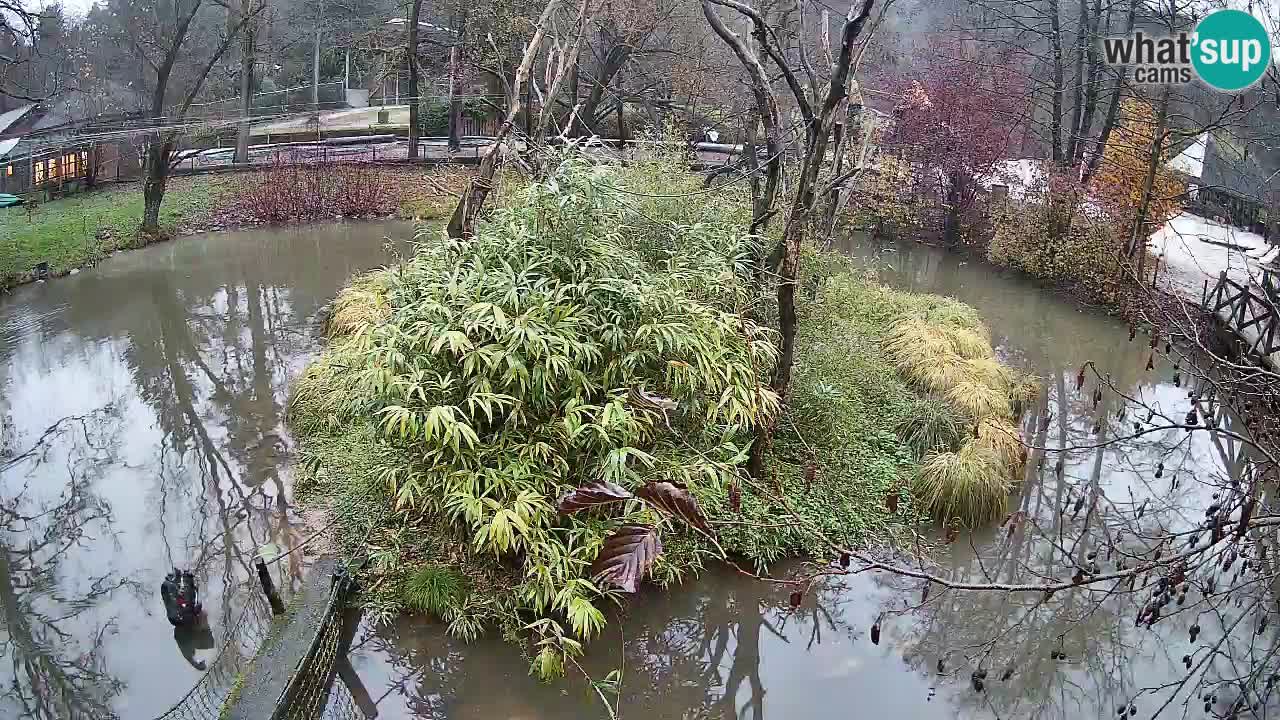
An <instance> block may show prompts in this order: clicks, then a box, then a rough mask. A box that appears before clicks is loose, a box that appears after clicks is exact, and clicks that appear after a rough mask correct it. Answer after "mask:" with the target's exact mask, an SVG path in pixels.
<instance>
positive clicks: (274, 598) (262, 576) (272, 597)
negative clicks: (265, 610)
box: [256, 558, 284, 615]
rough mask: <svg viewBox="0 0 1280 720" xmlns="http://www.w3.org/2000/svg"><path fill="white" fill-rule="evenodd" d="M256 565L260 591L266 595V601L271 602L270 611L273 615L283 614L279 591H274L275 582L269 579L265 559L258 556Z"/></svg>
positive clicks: (269, 575) (269, 574)
mask: <svg viewBox="0 0 1280 720" xmlns="http://www.w3.org/2000/svg"><path fill="white" fill-rule="evenodd" d="M256 565H257V567H258V582H260V583H262V592H263V594H265V595H266V596H267V602H269V603H271V613H272V614H273V615H283V614H284V603H283V602H281V600H280V593H278V592H276V584H275V582H274V581H272V580H271V573H270V572H269V571H268V570H267V561H266V560H263V559H262V558H258V561H257V563H256Z"/></svg>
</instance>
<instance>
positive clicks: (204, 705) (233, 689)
mask: <svg viewBox="0 0 1280 720" xmlns="http://www.w3.org/2000/svg"><path fill="white" fill-rule="evenodd" d="M353 585H354V583H353V582H352V580H351V578H350V576H349V575H348V574H347V572H346V570H345V569H340V570H339V572H337V573H335V574H334V576H333V588H332V590H331V591H330V593H329V595H328V599H327V601H326V604H325V607H324V610H323V611H322V612H321V613H320V614H319V616H318V621H317V623H316V628H315V634H314V636H313V637H314V639H313V640H312V642H311V644H310V646H309V647H308V650H307V652H306V654H305V655H304V656H303V657H302V659H301V660H300V661H299V662H298V664H297V666H296V667H295V668H294V669H293V671H292V672H291V673H290V677H289V682H288V684H287V686H286V689H285V691H284V692H283V693H282V694H281V696H280V699H279V701H278V702H277V703H276V707H275V710H274V712H273V713H272V714H271V716H270V720H321V719H324V720H367V719H368V718H373V717H375V716H376V715H377V710H376V707H375V704H374V703H373V702H372V700H371V699H370V698H369V695H368V693H367V692H366V691H365V689H364V687H363V685H362V684H361V683H360V680H359V678H358V677H356V675H355V672H354V670H352V669H351V666H350V663H349V661H348V658H347V652H348V651H349V650H350V648H351V641H352V638H353V637H354V635H355V631H356V629H357V628H358V627H359V623H360V613H359V611H358V610H348V608H347V598H348V596H349V595H350V593H351V591H352V589H353ZM286 617H287V616H279V618H278V619H274V618H273V616H272V614H271V610H270V606H269V605H268V604H267V602H266V600H265V599H264V598H263V597H262V596H261V595H259V594H257V593H254V594H253V600H252V601H251V602H250V603H249V606H248V607H246V608H245V610H244V611H243V612H242V613H241V614H240V616H239V617H238V618H237V619H236V620H235V622H234V623H232V624H231V626H230V628H229V629H228V631H227V639H226V640H225V641H224V643H223V645H222V647H221V648H220V649H219V651H218V656H217V657H216V658H215V659H214V660H213V661H212V663H210V666H209V670H208V671H207V672H206V673H205V674H204V675H203V676H201V678H200V680H199V681H198V682H197V683H196V685H195V687H193V688H192V689H191V690H190V691H189V692H188V693H187V694H186V695H184V696H183V697H182V698H181V699H180V700H178V701H177V702H176V703H174V704H173V706H172V707H170V708H169V709H168V710H167V711H165V712H164V713H162V714H160V715H158V716H157V717H156V718H155V720H220V719H221V718H224V717H226V712H227V708H228V706H230V705H231V704H233V703H234V702H235V700H236V696H237V695H238V692H239V688H240V687H242V686H243V684H244V683H247V682H253V678H252V673H253V661H254V659H255V657H257V656H258V655H259V653H261V652H262V651H263V648H264V646H266V645H267V643H268V638H270V637H272V636H273V634H274V633H279V632H281V631H282V629H283V624H285V623H287V622H290V620H286V619H285V618H286ZM335 680H341V682H335ZM263 720H267V719H266V718H264V719H263Z"/></svg>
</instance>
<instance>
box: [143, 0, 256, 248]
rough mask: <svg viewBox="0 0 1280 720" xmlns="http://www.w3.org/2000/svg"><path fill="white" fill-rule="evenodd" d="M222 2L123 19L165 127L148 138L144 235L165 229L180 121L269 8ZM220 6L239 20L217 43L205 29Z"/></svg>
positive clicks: (182, 1)
mask: <svg viewBox="0 0 1280 720" xmlns="http://www.w3.org/2000/svg"><path fill="white" fill-rule="evenodd" d="M221 2H222V0H216V2H215V0H179V1H178V2H176V3H175V4H174V5H173V6H168V5H160V6H157V7H155V8H154V9H153V12H146V11H144V10H143V9H141V8H138V9H135V10H134V11H133V12H132V14H131V15H129V16H128V17H125V18H121V20H123V22H124V26H123V27H122V28H121V31H122V32H123V34H124V35H125V36H126V37H127V39H128V42H129V43H130V44H131V45H132V46H133V47H134V49H135V50H136V52H137V53H138V55H139V56H140V57H141V58H142V59H143V60H144V62H145V64H146V66H147V68H148V69H149V72H148V73H147V75H146V77H147V82H148V90H149V94H150V97H151V99H150V103H149V107H148V110H147V118H148V119H149V120H150V122H151V123H152V124H153V125H154V126H156V127H157V128H159V129H156V130H154V131H153V132H151V133H150V134H149V137H148V138H147V148H146V156H145V157H146V160H145V165H146V169H145V180H144V184H143V213H142V227H141V232H143V233H144V234H148V235H156V234H158V233H159V232H160V204H161V203H162V202H163V201H164V193H165V188H166V187H167V184H168V181H169V174H170V171H171V170H172V168H173V163H174V157H173V151H174V148H175V146H176V143H177V140H178V137H179V130H178V129H177V126H178V125H180V124H181V123H182V122H183V121H184V120H185V119H186V116H187V112H188V111H189V110H190V109H191V105H192V103H194V102H195V100H196V98H197V97H198V96H199V94H200V91H201V89H202V88H203V87H204V84H205V81H206V80H207V79H208V78H209V73H210V72H212V70H213V68H214V66H215V65H217V64H218V62H219V61H220V60H221V59H222V56H223V55H224V54H225V53H226V51H227V49H228V48H229V47H230V46H231V44H232V42H233V41H234V40H235V38H236V37H237V36H238V35H239V33H240V31H241V29H243V28H244V26H245V24H246V23H249V22H251V21H252V20H253V19H254V18H255V17H257V16H258V15H259V14H260V13H261V12H262V11H263V9H264V8H265V7H266V6H265V4H259V5H257V6H251V7H249V8H246V10H247V12H241V10H240V8H232V7H229V6H227V5H222V4H220V3H221ZM215 6H220V7H222V8H223V9H224V10H226V11H227V12H230V13H233V14H234V15H235V19H234V20H232V21H230V22H228V23H227V26H226V31H225V33H223V34H222V35H221V37H216V36H215V39H214V40H213V41H212V42H211V43H206V42H204V36H203V33H204V32H206V31H207V30H208V28H207V27H204V28H202V23H208V22H209V21H211V20H212V18H209V17H206V15H207V14H208V11H209V10H210V9H211V8H212V7H215ZM202 11H205V13H202Z"/></svg>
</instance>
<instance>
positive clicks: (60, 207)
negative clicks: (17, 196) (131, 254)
mask: <svg viewBox="0 0 1280 720" xmlns="http://www.w3.org/2000/svg"><path fill="white" fill-rule="evenodd" d="M213 187H214V186H213V183H212V182H211V180H210V178H207V177H193V178H174V179H172V180H170V181H169V189H168V191H167V192H166V193H165V196H164V204H163V205H162V206H161V208H160V223H161V226H162V227H163V228H164V229H165V231H166V232H172V231H173V230H174V228H175V226H176V224H177V223H178V221H179V220H181V219H185V218H188V217H191V216H193V215H195V214H198V213H202V212H204V211H206V210H208V209H209V206H210V205H211V198H212V195H213ZM141 221H142V184H141V183H130V184H127V185H115V186H110V187H107V188H103V189H100V190H95V191H91V192H83V193H77V194H74V195H69V196H67V197H65V198H61V199H58V200H53V201H51V202H45V203H39V204H38V205H36V206H34V207H32V208H27V207H23V206H18V207H12V208H8V209H5V210H0V288H3V287H7V286H10V285H14V284H17V283H18V282H20V281H21V279H22V276H23V274H24V273H27V272H29V271H30V270H31V269H32V268H33V267H35V266H36V265H37V264H39V263H42V262H47V263H49V271H50V273H52V274H54V275H59V274H62V273H65V272H67V271H68V270H70V269H72V268H77V267H81V266H83V265H85V264H86V263H89V262H92V261H94V260H97V259H98V258H101V257H102V256H103V255H106V254H107V253H110V252H112V251H114V250H119V249H122V248H131V247H136V246H137V229H138V224H139V223H140V222H141Z"/></svg>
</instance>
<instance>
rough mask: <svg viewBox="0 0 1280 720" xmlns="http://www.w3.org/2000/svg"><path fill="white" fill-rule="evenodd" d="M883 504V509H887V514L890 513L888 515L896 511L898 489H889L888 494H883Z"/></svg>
mask: <svg viewBox="0 0 1280 720" xmlns="http://www.w3.org/2000/svg"><path fill="white" fill-rule="evenodd" d="M884 506H885V509H887V510H888V511H889V514H890V515H893V514H894V513H896V512H898V491H897V489H893V490H890V491H889V494H888V495H886V496H885V498H884Z"/></svg>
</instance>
